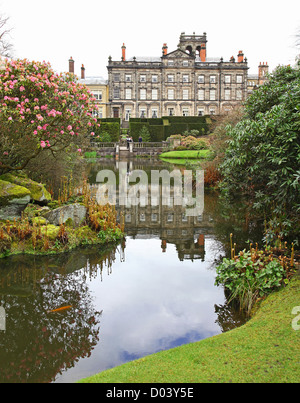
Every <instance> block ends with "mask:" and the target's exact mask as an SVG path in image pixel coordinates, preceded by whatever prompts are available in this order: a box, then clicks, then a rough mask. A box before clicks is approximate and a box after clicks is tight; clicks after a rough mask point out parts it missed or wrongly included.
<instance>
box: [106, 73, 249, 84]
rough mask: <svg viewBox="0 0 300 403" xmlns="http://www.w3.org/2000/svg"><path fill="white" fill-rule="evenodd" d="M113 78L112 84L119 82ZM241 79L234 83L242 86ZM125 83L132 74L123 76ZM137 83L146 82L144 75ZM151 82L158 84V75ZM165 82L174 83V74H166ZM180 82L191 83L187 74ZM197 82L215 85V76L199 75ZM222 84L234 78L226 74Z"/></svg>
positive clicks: (239, 77) (117, 75)
mask: <svg viewBox="0 0 300 403" xmlns="http://www.w3.org/2000/svg"><path fill="white" fill-rule="evenodd" d="M113 78H114V82H120V81H121V79H120V74H114V77H113ZM243 79H244V76H243V75H242V74H237V75H236V76H235V83H236V84H242V83H243ZM125 81H126V82H128V83H130V82H132V74H125ZM139 82H141V83H145V82H147V76H146V74H140V77H139ZM151 82H152V83H158V75H157V74H155V75H152V76H151ZM167 82H168V83H175V74H168V75H167ZM181 82H183V83H189V82H191V80H190V75H189V74H182V80H181ZM197 82H198V83H199V84H205V83H206V82H207V83H208V82H209V83H210V84H216V83H217V75H216V74H211V75H210V76H207V77H206V76H205V75H203V74H201V75H199V76H198V79H197ZM223 82H224V83H225V84H231V83H234V76H233V75H231V74H226V75H225V76H224V80H223Z"/></svg>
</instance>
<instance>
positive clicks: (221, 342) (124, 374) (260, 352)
mask: <svg viewBox="0 0 300 403" xmlns="http://www.w3.org/2000/svg"><path fill="white" fill-rule="evenodd" d="M299 292H300V278H299V276H297V277H295V278H294V279H293V280H292V282H291V283H290V284H289V285H288V286H287V287H286V288H284V289H282V290H281V291H279V292H276V293H273V294H271V295H270V296H269V297H268V298H267V299H266V300H265V301H263V302H262V303H261V306H260V308H259V310H258V311H257V313H256V314H255V316H254V317H253V318H252V319H251V320H250V321H249V322H247V323H246V324H245V325H244V326H242V327H240V328H237V329H234V330H232V331H230V332H228V333H223V334H221V335H218V336H215V337H212V338H210V339H206V340H202V341H200V342H198V343H193V344H188V345H185V346H182V347H178V348H175V349H172V350H168V351H164V352H161V353H157V354H154V355H151V356H148V357H145V358H142V359H140V360H137V361H133V362H130V363H127V364H124V365H122V366H120V367H117V368H114V369H110V370H108V371H104V372H102V373H100V374H98V375H95V376H93V377H91V378H88V379H85V380H82V381H81V382H82V383H173V382H174V383H230V382H233V383H298V382H299V379H300V365H299V364H300V343H299V341H300V330H298V331H296V330H294V329H293V328H292V320H293V319H294V318H295V315H292V309H293V308H294V307H295V306H299V305H300V300H299V295H300V293H299ZM298 324H299V321H298Z"/></svg>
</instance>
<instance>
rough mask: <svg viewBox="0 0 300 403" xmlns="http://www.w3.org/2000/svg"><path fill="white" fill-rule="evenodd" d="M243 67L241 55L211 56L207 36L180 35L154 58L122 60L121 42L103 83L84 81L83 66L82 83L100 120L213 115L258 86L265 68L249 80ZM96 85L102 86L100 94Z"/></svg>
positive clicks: (232, 106) (95, 79)
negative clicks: (96, 100) (117, 57)
mask: <svg viewBox="0 0 300 403" xmlns="http://www.w3.org/2000/svg"><path fill="white" fill-rule="evenodd" d="M70 62H73V60H72V59H71V60H70ZM70 66H71V64H70ZM248 69H249V68H248V63H247V59H246V58H245V57H244V54H243V52H242V51H239V52H238V55H237V57H236V58H235V57H234V56H232V57H231V58H230V59H229V60H224V59H223V58H222V57H220V58H210V57H208V56H207V36H206V33H203V35H196V34H195V33H194V34H193V35H186V34H185V33H184V32H183V33H182V34H181V36H180V40H179V44H178V48H177V49H176V50H174V51H171V52H169V50H168V47H167V45H166V44H164V45H163V48H162V54H161V56H158V57H139V56H136V57H131V58H128V59H127V57H126V46H125V44H123V46H122V57H121V60H120V61H113V60H112V58H111V57H109V60H108V66H107V70H108V81H107V80H103V79H102V80H99V77H89V78H85V73H84V67H82V74H81V81H82V82H83V83H86V85H88V86H89V87H90V89H91V90H92V91H93V92H94V93H95V95H96V94H97V96H98V97H99V103H100V104H102V112H101V113H102V116H100V117H115V118H122V119H123V120H125V121H128V120H129V118H130V117H133V118H140V117H142V118H143V117H144V118H155V117H158V118H160V117H162V116H201V115H212V114H217V115H218V114H223V113H226V112H229V111H231V110H232V109H233V108H234V107H236V106H238V105H240V104H241V103H242V102H243V101H245V100H246V98H247V96H248V94H249V92H251V90H252V89H253V88H255V86H257V85H261V84H263V82H264V77H265V75H266V73H268V69H269V67H268V65H267V63H266V64H263V65H260V66H259V74H258V76H257V77H251V80H250V81H249V77H248ZM70 71H71V67H70ZM99 86H102V87H103V90H102V91H100V92H101V93H102V94H103V95H102V96H101V95H100V92H99ZM104 95H105V99H104Z"/></svg>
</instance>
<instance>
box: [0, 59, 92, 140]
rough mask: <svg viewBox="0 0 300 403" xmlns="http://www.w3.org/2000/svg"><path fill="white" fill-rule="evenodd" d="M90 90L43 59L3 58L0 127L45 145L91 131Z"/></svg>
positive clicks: (0, 88) (11, 133)
mask: <svg viewBox="0 0 300 403" xmlns="http://www.w3.org/2000/svg"><path fill="white" fill-rule="evenodd" d="M95 110H97V104H96V102H95V99H94V98H93V96H92V94H91V92H90V91H89V90H88V88H87V87H85V86H84V85H81V84H79V82H77V81H76V80H74V76H73V75H70V74H69V73H65V74H57V73H55V72H54V71H53V70H52V68H51V66H50V64H49V63H46V62H43V63H41V62H32V61H28V60H27V59H25V60H11V61H6V64H5V68H3V70H0V111H1V113H0V130H1V132H5V133H8V134H9V135H10V136H14V134H15V133H23V135H24V136H29V137H33V138H36V140H37V144H38V145H39V146H40V147H42V148H46V147H47V148H48V147H51V146H54V145H56V144H59V143H60V142H66V141H71V140H67V139H66V136H69V138H70V139H71V138H72V137H73V138H74V136H75V137H76V136H80V135H85V134H87V133H90V134H92V135H94V132H91V128H92V126H94V125H95V124H96V122H97V119H95V118H93V117H92V116H93V111H95Z"/></svg>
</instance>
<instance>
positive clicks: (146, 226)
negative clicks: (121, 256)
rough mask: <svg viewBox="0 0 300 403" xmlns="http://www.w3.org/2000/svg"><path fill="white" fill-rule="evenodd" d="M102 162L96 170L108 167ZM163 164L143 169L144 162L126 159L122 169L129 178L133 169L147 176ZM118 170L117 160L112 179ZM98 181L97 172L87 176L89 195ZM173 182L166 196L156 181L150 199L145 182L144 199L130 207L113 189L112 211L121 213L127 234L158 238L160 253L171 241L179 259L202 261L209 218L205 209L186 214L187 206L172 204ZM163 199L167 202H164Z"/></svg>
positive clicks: (143, 237)
mask: <svg viewBox="0 0 300 403" xmlns="http://www.w3.org/2000/svg"><path fill="white" fill-rule="evenodd" d="M106 165H107V164H105V163H104V165H102V164H101V166H99V168H97V171H98V169H99V171H98V173H99V172H102V170H103V169H105V168H108V167H109V166H110V165H107V166H106ZM163 167H164V165H163V163H162V162H157V161H156V165H154V163H153V162H152V163H150V165H149V167H148V169H147V164H145V162H143V163H142V164H140V163H139V162H138V160H136V161H130V162H127V164H125V167H122V169H124V170H125V172H126V173H127V174H128V178H130V175H131V173H133V172H134V171H136V172H138V170H142V171H143V173H146V174H148V175H149V177H150V175H151V172H153V170H154V171H155V170H157V171H160V172H161V170H162V168H163ZM145 168H146V169H145ZM120 169H121V167H120V163H119V162H116V167H115V171H114V173H115V175H116V178H120V176H119V175H118V173H119V174H120ZM135 180H136V178H135ZM102 181H103V179H102V180H100V179H99V178H98V175H96V177H94V178H93V179H92V178H91V181H90V182H93V183H94V185H91V191H92V194H93V195H96V194H97V192H98V189H99V186H101V185H99V183H102ZM96 183H97V184H96ZM117 185H118V186H120V183H119V182H117ZM174 185H175V181H174ZM174 185H173V184H172V183H171V186H170V195H169V192H168V191H166V189H165V188H164V187H163V185H162V184H160V186H159V187H158V188H157V190H158V191H157V193H156V192H155V196H157V197H154V198H153V197H152V196H153V195H152V192H151V184H150V183H148V199H147V198H146V197H147V196H145V194H144V195H143V196H145V199H144V198H142V200H143V202H142V203H135V204H137V205H131V206H130V207H126V206H124V205H121V206H120V194H119V192H117V195H116V196H117V197H116V211H117V213H118V220H121V218H120V216H121V213H122V214H123V216H124V222H125V233H126V234H127V235H129V236H132V237H134V238H140V239H150V238H159V239H160V240H161V249H162V252H165V251H166V250H167V248H168V244H173V245H175V246H176V249H177V253H178V257H179V259H180V260H187V259H189V260H194V259H202V260H204V256H205V238H206V236H207V235H210V234H212V233H213V227H214V224H213V221H212V218H211V216H210V215H209V214H207V213H206V212H205V210H204V211H203V212H202V209H201V210H199V211H201V212H202V213H201V215H200V212H199V214H198V215H193V216H189V215H188V214H187V208H185V207H184V206H182V205H176V203H174V194H177V195H178V187H177V188H176V192H175V186H174ZM122 196H123V195H122ZM169 196H170V197H169ZM122 200H123V197H122ZM167 201H169V202H170V203H167Z"/></svg>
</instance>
